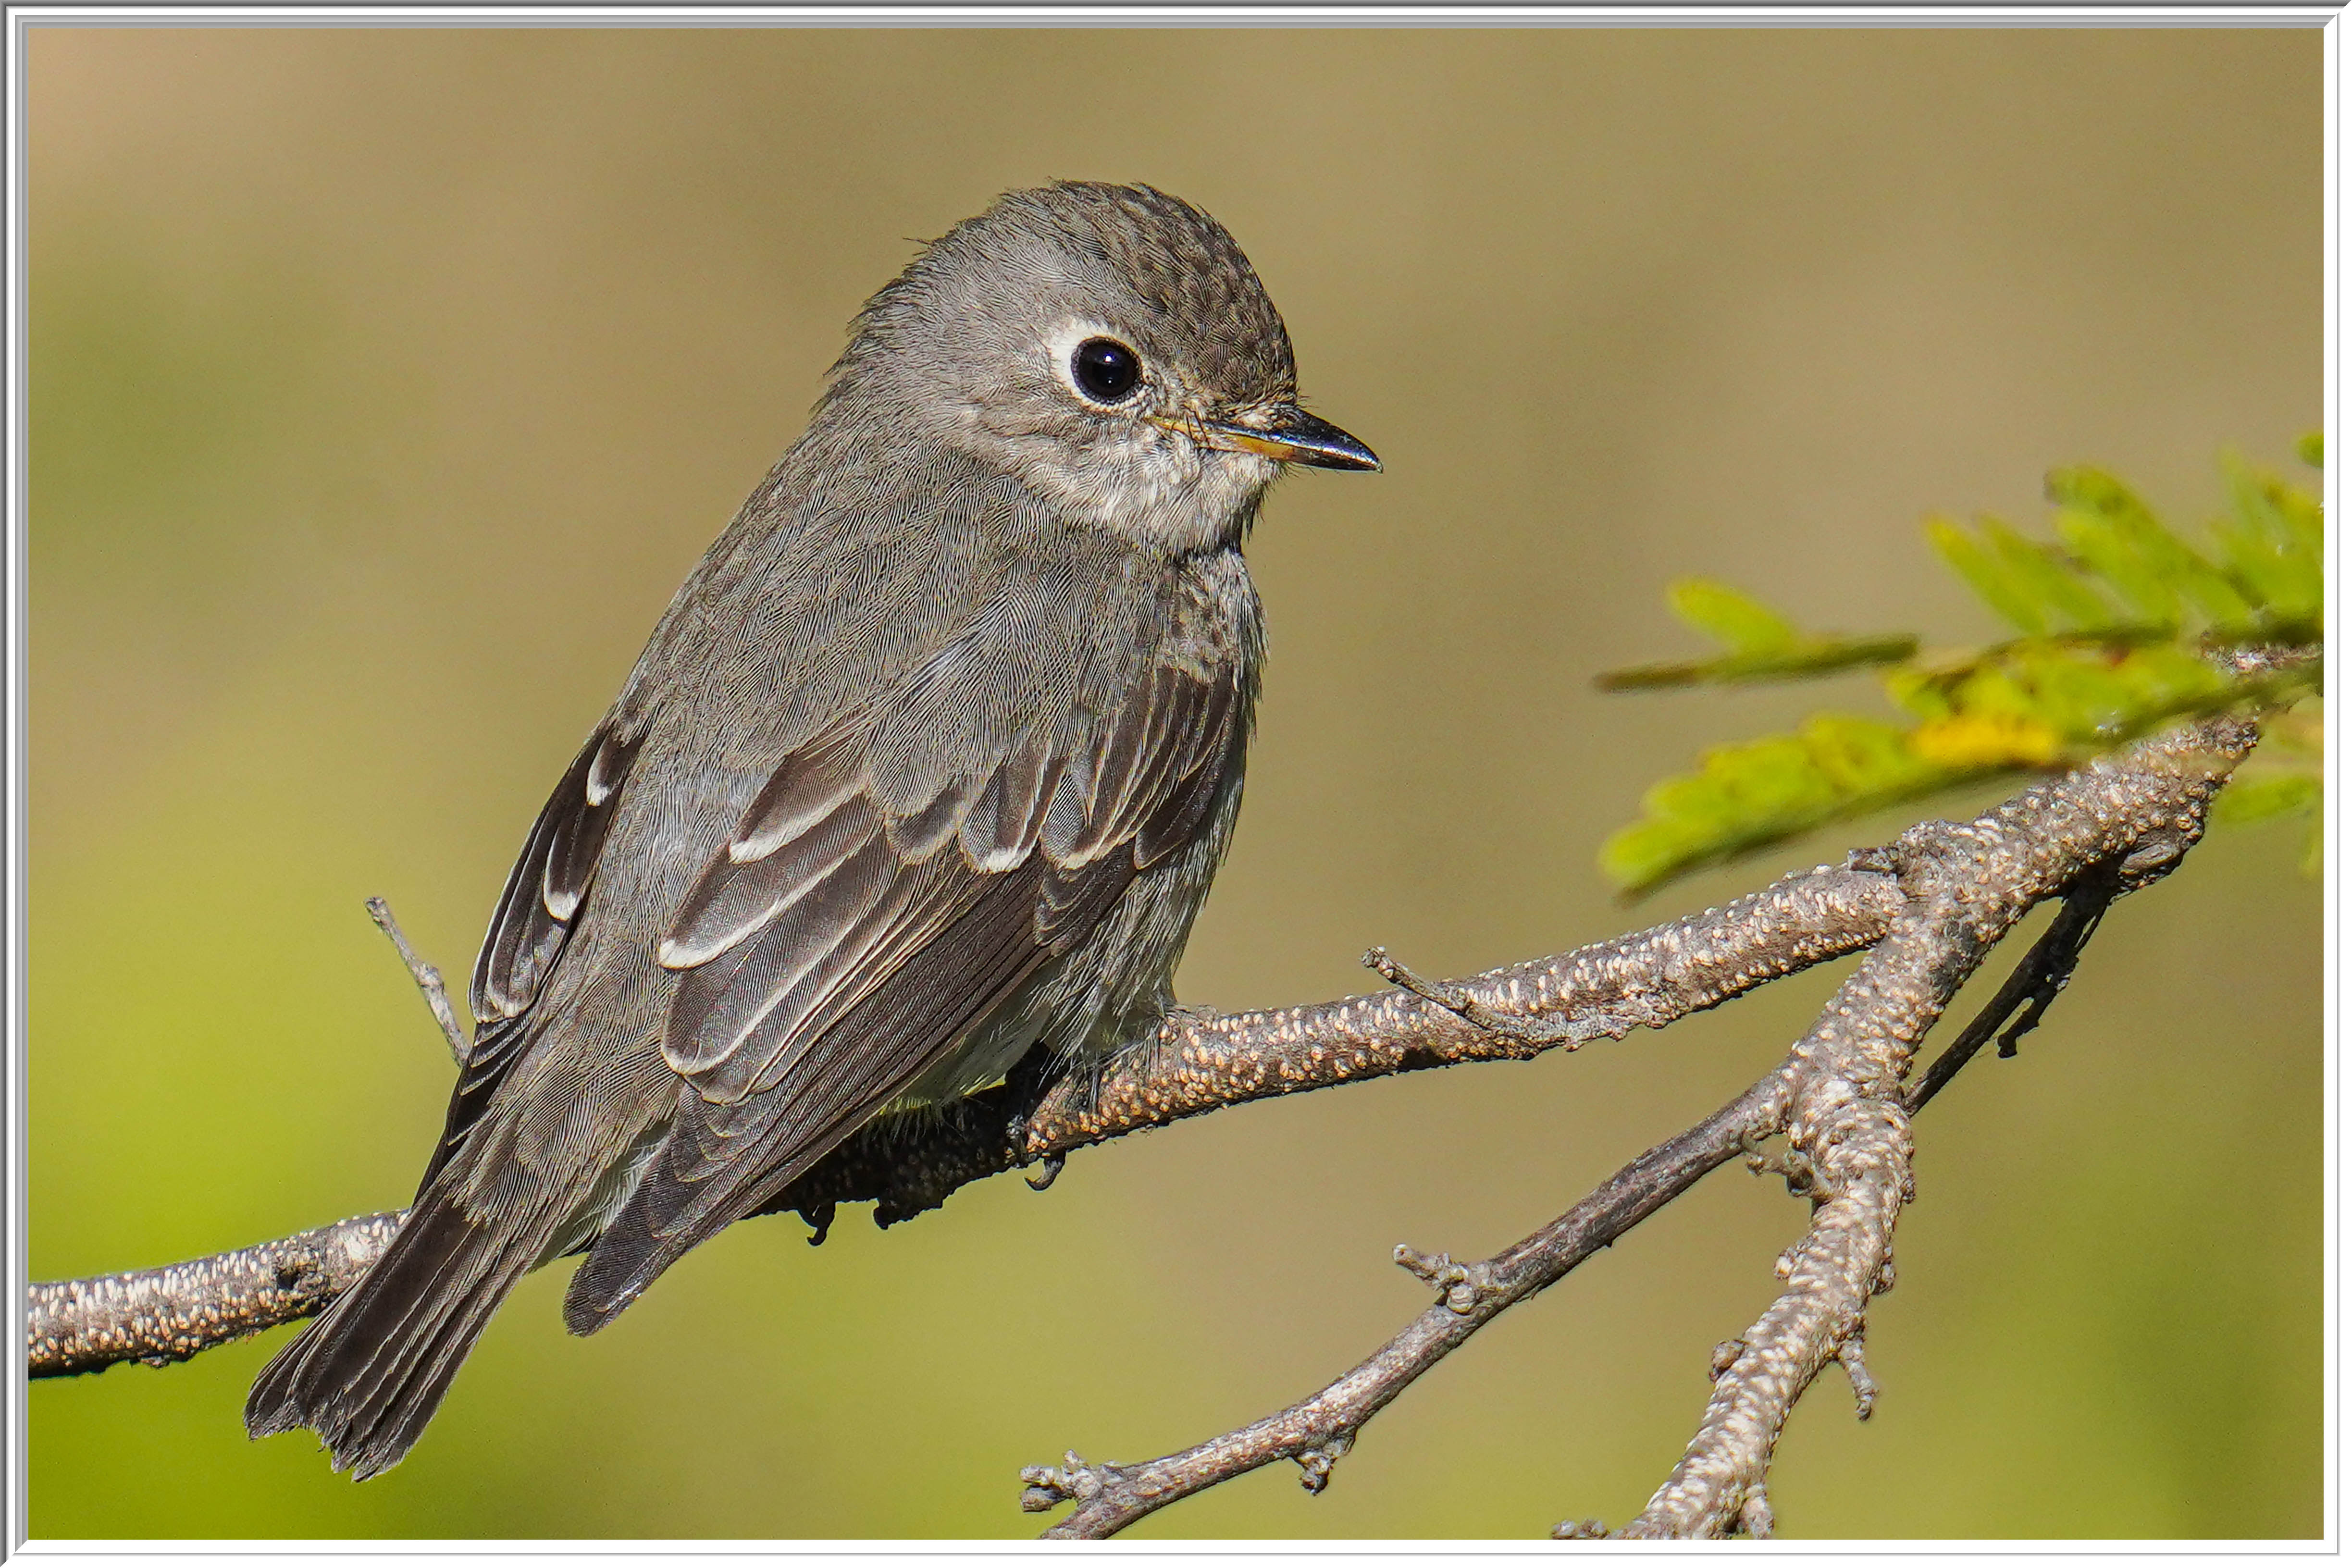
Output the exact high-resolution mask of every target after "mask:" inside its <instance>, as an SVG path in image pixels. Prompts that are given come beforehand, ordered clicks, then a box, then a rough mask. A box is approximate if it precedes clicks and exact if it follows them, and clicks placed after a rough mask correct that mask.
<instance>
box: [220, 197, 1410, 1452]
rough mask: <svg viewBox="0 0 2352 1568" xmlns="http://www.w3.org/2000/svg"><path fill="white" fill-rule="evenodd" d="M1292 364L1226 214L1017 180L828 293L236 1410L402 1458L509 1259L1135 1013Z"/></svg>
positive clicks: (1182, 889)
mask: <svg viewBox="0 0 2352 1568" xmlns="http://www.w3.org/2000/svg"><path fill="white" fill-rule="evenodd" d="M1297 466H1307V467H1318V468H1328V469H1339V470H1359V471H1370V470H1376V469H1378V468H1379V467H1380V466H1381V463H1380V459H1379V458H1378V457H1377V456H1376V455H1374V454H1373V452H1372V451H1371V449H1370V448H1369V447H1367V446H1366V445H1364V444H1362V443H1361V442H1360V441H1358V440H1357V439H1356V438H1355V437H1354V436H1352V435H1349V434H1348V433H1347V432H1345V431H1344V430H1341V429H1340V428H1339V427H1338V426H1337V425H1334V424H1332V423H1328V421H1326V420H1324V419H1322V418H1320V417H1318V415H1316V414H1313V413H1308V412H1307V410H1306V409H1305V408H1303V407H1302V406H1301V404H1300V402H1299V397H1298V392H1297V369H1296V365H1295V361H1294V359H1293V354H1292V349H1291V342H1290V336H1289V332H1288V329H1286V327H1285V325H1284V323H1283V319H1282V317H1281V315H1280V313H1279V312H1278V311H1276V308H1275V306H1274V303H1273V301H1272V299H1271V298H1268V296H1267V293H1266V290H1265V286H1264V285H1263V284H1262V283H1261V282H1260V281H1259V278H1258V276H1257V273H1256V271H1255V269H1254V268H1253V267H1251V265H1250V262H1249V260H1248V258H1247V257H1246V256H1244V254H1243V253H1242V250H1241V247H1240V246H1238V245H1237V244H1236V243H1235V242H1234V238H1233V236H1232V235H1230V234H1229V233H1228V232H1227V231H1226V229H1225V228H1224V226H1223V225H1221V224H1219V223H1218V222H1217V221H1216V219H1214V218H1213V217H1212V216H1210V215H1209V214H1207V213H1206V212H1204V211H1203V210H1202V209H1201V208H1200V207H1198V206H1195V205H1193V204H1190V203H1188V202H1185V201H1183V200H1181V199H1179V198H1177V197H1174V196H1171V195H1169V194H1166V193H1162V192H1160V191H1159V190H1157V189H1155V188H1153V187H1151V186H1150V185H1143V184H1135V185H1123V184H1112V183H1096V182H1087V181H1064V182H1059V183H1053V184H1050V185H1046V186H1042V187H1038V188H1035V189H1028V190H1018V191H1012V192H1008V193H1004V194H1003V195H1002V196H1000V197H999V198H998V199H997V200H996V201H995V202H994V203H993V204H992V205H991V206H990V207H989V208H988V209H987V210H986V211H984V212H982V213H981V214H979V215H977V216H975V217H971V218H969V219H966V220H965V221H963V222H961V223H960V224H958V225H955V226H954V227H953V228H951V229H950V230H949V231H948V232H947V233H946V234H945V235H941V236H940V238H939V239H937V240H935V241H932V242H931V243H930V244H929V245H928V246H924V247H923V248H922V249H921V250H920V251H919V253H918V254H917V255H916V256H915V257H914V258H913V259H912V260H911V261H910V262H909V263H908V265H907V267H905V268H904V270H903V271H901V272H900V273H899V274H898V277H895V278H894V279H893V280H892V281H890V282H889V283H888V284H887V285H885V286H884V287H882V288H881V289H880V291H878V292H877V293H876V294H875V295H874V296H873V297H872V298H870V299H869V300H868V301H867V302H866V305H865V307H864V308H863V309H862V310H861V311H860V312H859V313H858V314H857V316H856V318H855V319H853V320H852V322H851V324H850V329H849V342H848V346H847V348H846V349H845V350H844V351H843V353H842V354H841V356H840V358H839V359H838V360H837V361H835V363H834V365H833V367H832V369H831V371H830V372H829V374H828V375H827V377H826V378H825V381H824V384H823V389H822V392H821V393H820V395H819V397H818V399H817V402H816V403H815V405H814V409H813V411H812V413H811V414H810V416H809V420H808V423H807V424H806V426H805V428H804V430H803V434H801V435H800V437H799V438H798V439H797V440H796V441H794V442H793V444H791V446H790V447H789V448H788V449H787V450H786V451H785V453H784V455H783V456H782V458H780V459H779V460H778V461H777V463H776V464H775V465H774V467H773V468H772V469H771V470H770V471H769V473H768V474H767V476H766V477H765V478H764V479H763V480H762V481H761V483H760V484H759V486H757V487H756V488H755V489H754V490H753V491H752V493H751V497H749V499H748V500H746V501H745V503H744V504H743V506H742V507H741V509H740V511H739V512H738V514H737V515H736V517H734V519H733V521H732V522H731V523H730V524H729V526H728V527H727V528H726V529H725V530H724V531H723V532H722V533H721V534H720V535H719V538H718V539H717V540H716V541H715V542H714V543H713V544H712V545H711V547H710V549H709V552H708V553H707V554H705V555H704V557H703V558H702V559H701V561H700V563H699V564H698V565H697V566H696V567H695V568H694V570H692V571H691V572H690V573H689V574H688V577H687V579H686V580H685V582H684V584H683V585H682V586H681V587H680V588H679V589H678V591H677V594H676V596H675V597H674V598H673V599H672V600H671V601H670V603H669V606H668V608H667V610H666V611H665V612H663V614H662V615H661V617H660V619H659V621H658V622H657V623H656V626H655V628H654V631H653V633H652V636H651V638H650V640H649V641H648V643H647V644H646V649H645V652H644V653H643V654H642V655H640V657H639V658H638V660H637V662H636V664H635V667H634V669H633V670H632V671H631V672H630V674H629V676H628V678H627V680H626V682H625V684H624V685H623V686H622V688H621V692H620V695H619V696H618V697H617V698H615V699H614V703H613V705H612V706H611V708H610V710H609V711H608V712H607V713H606V714H605V715H604V717H603V719H602V720H600V721H599V722H598V723H597V725H596V726H595V727H594V729H593V731H592V732H591V733H590V735H589V737H588V738H587V740H586V743H585V744H584V745H583V746H582V747H581V748H580V750H579V752H578V754H577V755H576V756H575V757H573V758H572V763H571V766H570V767H569V768H567V769H566V770H565V771H564V773H563V775H562V778H561V779H560V780H559V781H558V782H557V784H556V786H555V789H554V791H553V793H552V794H551V796H550V797H549V799H548V801H547V804H546V806H545V808H544V809H543V810H541V812H540V814H539V817H538V819H537V821H535V822H534V823H533V824H532V826H531V828H530V833H529V835H528V837H527V838H526V840H525V841H524V844H523V848H522V852H521V854H520V858H519V859H518V860H517V861H516V862H515V865H514V869H513V871H512V873H511V874H510V875H509V877H508V879H507V883H506V886H505V890H504V892H503V893H502V894H501V895H500V896H499V901H498V904H497V906H496V908H495V911H494V912H493V915H492V916H491V920H490V925H489V929H488V935H487V936H485V938H484V940H483V943H482V946H481V950H480V955H479V957H478V960H477V963H476V965H475V968H474V972H473V977H472V986H471V990H470V1000H471V1005H472V1010H473V1013H474V1018H475V1027H474V1030H473V1034H472V1038H471V1040H470V1041H469V1042H468V1045H467V1051H466V1053H465V1058H464V1061H463V1063H462V1067H461V1070H460V1072H459V1076H458V1081H457V1086H456V1088H455V1090H454V1091H453V1092H452V1094H451V1096H450V1100H449V1105H448V1111H447V1114H446V1118H445V1121H444V1124H443V1128H442V1131H441V1134H440V1137H439V1139H438V1141H437V1142H436V1145H435V1147H434V1149H433V1153H432V1156H431V1158H430V1160H429V1161H428V1163H427V1164H426V1166H425V1175H424V1177H423V1179H422V1181H421V1182H420V1184H419V1186H418V1189H417V1193H416V1197H415V1202H414V1204H413V1205H412V1207H411V1209H410V1212H409V1216H408V1218H407V1219H406V1221H405V1222H404V1225H403V1226H402V1228H401V1229H400V1231H399V1233H398V1235H397V1237H396V1238H395V1239H394V1241H393V1243H392V1244H391V1246H390V1247H389V1248H388V1249H386V1250H385V1251H384V1252H383V1255H382V1256H381V1257H380V1258H379V1259H378V1260H376V1261H375V1262H374V1263H373V1265H372V1266H371V1267H370V1268H369V1269H368V1270H366V1272H365V1273H364V1274H363V1275H362V1277H361V1278H360V1279H359V1281H357V1282H356V1283H355V1284H354V1285H353V1286H352V1288H351V1289H350V1290H348V1291H346V1292H345V1293H344V1294H343V1295H342V1296H341V1297H340V1298H339V1299H338V1300H337V1301H334V1302H333V1304H332V1305H331V1306H330V1307H329V1308H328V1310H327V1311H326V1312H324V1313H322V1314H321V1315H320V1316H319V1317H318V1318H317V1319H315V1320H314V1321H312V1322H310V1324H309V1325H307V1326H306V1327H305V1328H304V1329H303V1330H302V1332H301V1333H299V1335H297V1336H296V1337H295V1338H294V1339H292V1340H291V1341H289V1343H287V1344H286V1345H285V1346H283V1347H282V1348H281V1349H280V1350H279V1351H278V1354H276V1356H275V1357H273V1358H272V1359H271V1360H270V1362H269V1363H268V1365H267V1366H266V1367H265V1368H264V1369H263V1370H262V1372H261V1374H260V1375H259V1376H258V1378H257V1380H256V1381H255V1383H254V1385H253V1390H252V1393H251V1395H250V1396H249V1398H248V1400H247V1406H246V1425H247V1431H248V1433H249V1434H250V1435H251V1436H253V1437H265V1436H268V1435H270V1434H274V1433H279V1432H286V1431H291V1430H295V1429H298V1428H309V1429H310V1430H313V1431H315V1432H316V1433H317V1434H318V1435H319V1437H320V1438H321V1439H322V1441H323V1442H324V1444H325V1446H326V1447H327V1448H328V1449H329V1450H330V1451H331V1461H332V1466H333V1468H334V1469H336V1470H338V1471H341V1470H345V1469H348V1470H350V1471H352V1472H353V1473H354V1475H355V1477H356V1478H358V1479H366V1478H368V1477H370V1476H373V1475H377V1474H381V1473H382V1472H383V1471H384V1470H386V1469H390V1468H391V1467H392V1466H394V1465H395V1464H397V1463H399V1462H400V1461H401V1459H402V1458H404V1457H405V1456H406V1455H407V1453H408V1452H409V1450H410V1448H412V1447H413V1446H414V1445H415V1442H416V1440H417V1438H418V1437H419V1435H420V1434H421V1433H422V1432H423V1430H424V1428H425V1424H426V1423H427V1422H428V1421H429V1420H430V1419H431V1418H432V1416H433V1415H434V1413H435V1412H436V1410H437V1409H438V1408H439V1406H440V1405H441V1402H442V1399H443V1397H444V1396H445V1395H446V1392H447V1390H448V1388H449V1385H450V1381H451V1379H452V1378H453V1377H454V1376H455V1375H456V1374H457V1368H458V1366H459V1364H461V1363H462V1362H463V1361H464V1360H465V1358H466V1355H467V1353H468V1351H470V1350H471V1348H472V1347H473V1345H474V1343H475V1342H476V1340H477V1339H478V1337H479V1335H480V1334H481V1333H482V1331H483V1329H484V1327H485V1325H486V1324H487V1323H488V1321H489V1319H490V1316H491V1314H492V1313H493V1312H495V1311H496V1310H497V1308H498V1306H499V1303H500V1302H501V1301H503V1300H504V1298H505V1297H506V1295H507V1294H508V1292H509V1291H511V1290H512V1289H513V1287H514V1286H515V1284H516V1282H517V1281H520V1279H521V1278H522V1277H523V1276H524V1275H525V1274H527V1273H529V1272H530V1270H533V1269H535V1268H538V1267H541V1266H542V1265H544V1264H547V1263H551V1262H553V1261H555V1260H558V1259H561V1258H563V1257H565V1256H568V1255H571V1254H572V1253H575V1252H580V1251H582V1250H583V1249H584V1251H585V1254H586V1256H585V1258H584V1260H583V1261H582V1262H581V1264H580V1265H579V1266H578V1268H577V1270H575V1272H574V1273H573V1275H572V1279H571V1281H570V1283H569V1285H568V1287H567V1290H566V1293H565V1297H564V1303H563V1316H564V1322H565V1325H566V1327H567V1328H569V1329H570V1330H571V1331H572V1333H580V1334H586V1333H594V1332H595V1331H596V1330H598V1329H600V1328H602V1327H603V1326H604V1324H606V1323H608V1322H611V1321H612V1320H613V1319H614V1316H615V1315H616V1314H618V1313H619V1312H621V1311H623V1310H624V1309H625V1307H626V1306H627V1305H628V1304H629V1303H630V1302H631V1301H634V1300H635V1299H636V1297H637V1296H638V1295H639V1294H640V1293H641V1292H642V1291H644V1290H645V1289H646V1286H648V1285H649V1284H650V1283H651V1282H652V1281H654V1280H655V1278H656V1276H658V1275H659V1274H661V1273H662V1272H663V1270H667V1268H668V1267H669V1266H670V1265H671V1264H673V1263H675V1262H676V1261H677V1260H678V1259H679V1258H680V1257H681V1256H683V1255H684V1254H685V1253H686V1252H687V1251H688V1249H691V1248H693V1247H695V1246H697V1245H698V1244H699V1243H701V1242H703V1241H706V1240H708V1239H710V1238H711V1237H712V1236H714V1235H716V1234H718V1233H719V1231H720V1230H722V1229H724V1228H726V1227H727V1226H728V1225H730V1224H731V1223H732V1222H733V1221H735V1220H737V1219H740V1218H744V1217H746V1216H748V1215H750V1214H751V1213H753V1212H755V1211H756V1210H758V1209H759V1207H761V1201H762V1200H763V1199H765V1198H767V1197H771V1196H772V1195H773V1194H774V1193H776V1192H777V1191H778V1190H779V1189H780V1188H781V1187H782V1186H784V1184H786V1183H788V1182H790V1181H791V1180H793V1178H794V1177H795V1176H799V1175H800V1174H801V1173H803V1171H805V1170H807V1169H808V1168H809V1167H810V1166H812V1165H814V1163H815V1162H816V1161H818V1160H820V1159H822V1158H823V1157H824V1155H826V1154H827V1153H828V1152H829V1151H831V1150H832V1149H833V1148H835V1146H836V1145H839V1144H840V1143H841V1142H842V1140H843V1139H844V1138H845V1137H847V1136H849V1135H850V1134H853V1133H855V1132H856V1130H857V1129H858V1128H860V1127H861V1126H864V1125H866V1124H868V1123H870V1122H872V1121H873V1120H874V1119H875V1118H876V1117H877V1116H879V1115H882V1114H885V1113H893V1112H898V1111H902V1110H908V1109H910V1108H916V1107H922V1106H927V1105H940V1104H943V1103H950V1102H952V1101H954V1100H955V1099H957V1098H959V1097H960V1096H962V1095H964V1094H967V1093H970V1092H974V1091H976V1090H978V1089H981V1088H984V1087H986V1086H988V1085H989V1084H991V1083H992V1082H997V1081H998V1080H1000V1079H1002V1078H1003V1076H1004V1075H1005V1074H1006V1073H1007V1072H1008V1071H1010V1070H1011V1069H1012V1067H1013V1065H1014V1064H1016V1063H1017V1062H1019V1061H1021V1060H1022V1059H1023V1058H1024V1057H1025V1056H1027V1055H1028V1054H1029V1053H1030V1052H1031V1051H1033V1049H1036V1048H1040V1047H1042V1048H1044V1050H1045V1051H1047V1052H1048V1053H1049V1059H1050V1061H1052V1062H1053V1063H1055V1067H1056V1070H1057V1071H1074V1070H1077V1069H1082V1068H1083V1069H1089V1070H1092V1071H1099V1070H1100V1068H1101V1065H1102V1064H1103V1063H1104V1062H1105V1061H1110V1060H1114V1059H1116V1058H1117V1056H1118V1053H1119V1052H1121V1051H1126V1050H1129V1049H1134V1048H1137V1047H1139V1045H1141V1044H1142V1043H1143V1042H1148V1041H1149V1040H1150V1039H1151V1038H1152V1037H1153V1035H1155V1034H1156V1032H1157V1030H1158V1029H1159V1027H1160V1023H1161V1021H1162V1020H1163V1019H1164V1018H1165V1017H1166V1016H1167V1014H1168V1013H1169V1011H1170V1010H1171V1009H1172V1008H1173V1006H1174V996H1173V991H1172V989H1171V977H1172V976H1173V974H1174V971H1175V968H1176V965H1177V962H1178V960H1179V958H1180V957H1181V955H1182V953H1183V950H1184V946H1185V941H1186V937H1187V936H1188V934H1189V932H1190V930H1191V928H1192V920H1193V916H1194V915H1196V914H1197V913H1198V911H1199V909H1200V907H1201V904H1202V900H1203V899H1204V898H1205V896H1206V895H1207V893H1208V889H1209V884H1210V880H1211V878H1212V877H1213V875H1214V873H1215V872H1216V869H1217V867H1218V864H1219V863H1220V862H1221V861H1222V860H1223V856H1224V853H1225V850H1226V847H1227V845H1228V843H1229V842H1230V841H1231V839H1232V835H1233V829H1234V817H1235V813H1236V811H1237V810H1238V809H1239V806H1240V801H1241V793H1242V777H1243V767H1244V757H1245V753H1246V749H1247V747H1248V743H1249V738H1250V736H1251V733H1252V730H1253V728H1254V726H1255V706H1256V702H1257V695H1258V686H1259V668H1260V664H1261V660H1262V658H1263V653H1264V643H1265V638H1264V631H1263V622H1262V618H1261V612H1260V607H1259V602H1258V597H1257V593H1256V591H1255V588H1254V587H1253V585H1252V583H1251V580H1250V575H1249V570H1248V568H1247V566H1246V564H1245V563H1244V559H1243V557H1242V545H1243V543H1244V538H1246V537H1247V536H1248V534H1249V533H1250V531H1251V528H1252V526H1253V524H1254V523H1255V520H1256V517H1257V515H1258V511H1259V507H1260V504H1261V502H1262V501H1263V499H1264V497H1265V494H1266V492H1267V490H1268V488H1269V486H1271V485H1272V483H1273V481H1274V480H1275V479H1276V476H1278V475H1280V474H1281V473H1283V472H1285V471H1286V470H1287V469H1289V468H1292V467H1297Z"/></svg>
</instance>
